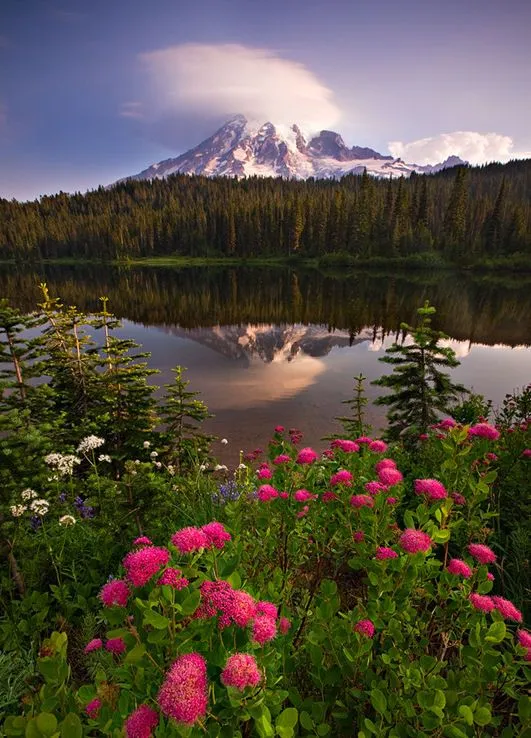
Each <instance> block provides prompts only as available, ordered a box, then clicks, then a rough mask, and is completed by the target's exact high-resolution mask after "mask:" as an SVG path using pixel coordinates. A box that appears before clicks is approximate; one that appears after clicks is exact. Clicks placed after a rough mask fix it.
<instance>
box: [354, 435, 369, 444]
mask: <svg viewBox="0 0 531 738" xmlns="http://www.w3.org/2000/svg"><path fill="white" fill-rule="evenodd" d="M356 443H366V444H367V445H368V444H369V443H372V438H369V436H360V437H359V438H356Z"/></svg>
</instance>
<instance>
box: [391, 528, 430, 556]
mask: <svg viewBox="0 0 531 738" xmlns="http://www.w3.org/2000/svg"><path fill="white" fill-rule="evenodd" d="M399 544H400V547H401V549H402V550H403V551H405V552H406V553H410V554H416V553H419V552H422V553H426V552H427V551H428V550H429V548H430V546H431V538H430V537H429V535H428V534H427V533H424V531H422V530H415V529H414V528H406V530H405V531H404V532H403V533H402V535H401V536H400V540H399Z"/></svg>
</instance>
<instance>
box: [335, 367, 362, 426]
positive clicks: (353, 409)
mask: <svg viewBox="0 0 531 738" xmlns="http://www.w3.org/2000/svg"><path fill="white" fill-rule="evenodd" d="M366 379H367V377H364V376H363V374H362V373H361V372H360V374H358V376H357V377H354V381H355V383H356V384H355V385H354V396H353V397H351V398H350V399H349V400H342V404H343V405H347V407H349V408H350V413H351V414H350V415H342V416H340V417H337V418H335V420H338V421H339V422H340V423H341V425H342V426H343V434H342V436H341V437H346V438H356V437H357V436H362V435H364V434H365V433H368V432H369V431H370V426H369V425H367V424H366V423H365V408H366V407H367V405H368V403H369V400H368V399H367V397H366V394H365V386H364V382H365V380H366ZM336 437H339V436H336Z"/></svg>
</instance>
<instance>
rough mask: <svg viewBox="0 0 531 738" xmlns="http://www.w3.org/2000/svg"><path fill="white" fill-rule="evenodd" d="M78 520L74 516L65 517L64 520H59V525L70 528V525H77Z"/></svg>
mask: <svg viewBox="0 0 531 738" xmlns="http://www.w3.org/2000/svg"><path fill="white" fill-rule="evenodd" d="M75 523H76V519H75V518H74V516H73V515H63V517H62V518H59V525H62V526H68V525H75Z"/></svg>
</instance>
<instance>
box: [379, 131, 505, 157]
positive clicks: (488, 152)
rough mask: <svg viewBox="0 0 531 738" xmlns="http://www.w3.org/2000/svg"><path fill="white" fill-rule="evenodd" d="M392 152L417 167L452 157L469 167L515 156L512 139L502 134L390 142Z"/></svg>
mask: <svg viewBox="0 0 531 738" xmlns="http://www.w3.org/2000/svg"><path fill="white" fill-rule="evenodd" d="M388 146H389V151H390V152H391V154H392V155H393V156H395V157H397V158H398V157H400V158H401V159H403V160H404V161H407V162H412V163H415V164H436V163H437V162H441V161H444V160H445V159H447V158H448V157H449V156H459V157H460V158H461V159H464V160H465V161H467V162H469V163H470V164H484V163H485V162H489V161H507V160H508V159H510V158H511V156H516V155H515V154H513V152H512V149H513V140H512V138H511V137H510V136H503V135H502V134H500V133H478V132H477V131H454V132H453V133H440V134H439V135H438V136H430V137H429V138H420V139H418V140H417V141H411V142H410V143H404V142H403V141H390V142H389V144H388Z"/></svg>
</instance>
